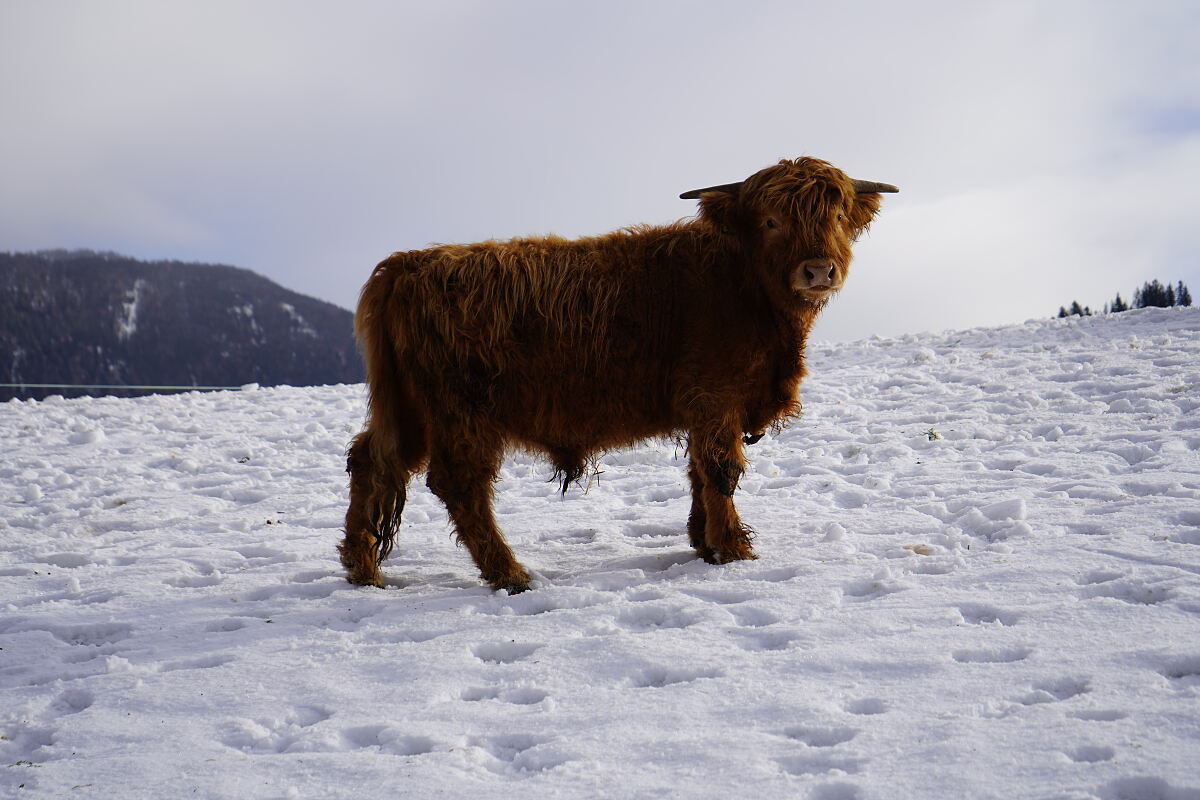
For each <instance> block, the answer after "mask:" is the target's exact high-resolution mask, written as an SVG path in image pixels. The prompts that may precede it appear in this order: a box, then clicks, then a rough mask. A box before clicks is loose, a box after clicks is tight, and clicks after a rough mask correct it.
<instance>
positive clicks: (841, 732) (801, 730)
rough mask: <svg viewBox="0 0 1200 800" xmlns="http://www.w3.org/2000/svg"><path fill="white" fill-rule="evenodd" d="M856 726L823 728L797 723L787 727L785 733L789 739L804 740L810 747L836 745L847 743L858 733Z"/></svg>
mask: <svg viewBox="0 0 1200 800" xmlns="http://www.w3.org/2000/svg"><path fill="white" fill-rule="evenodd" d="M858 733H859V732H858V731H857V730H856V729H854V728H821V727H814V726H810V725H796V726H793V727H791V728H786V729H785V730H784V732H783V735H784V736H786V737H788V738H789V739H795V740H796V741H798V742H803V743H804V744H806V745H808V746H809V747H834V746H836V745H839V744H845V743H846V742H848V741H850V740H851V739H853V738H854V737H855V736H857V735H858Z"/></svg>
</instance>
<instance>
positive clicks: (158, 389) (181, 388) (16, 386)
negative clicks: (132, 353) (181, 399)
mask: <svg viewBox="0 0 1200 800" xmlns="http://www.w3.org/2000/svg"><path fill="white" fill-rule="evenodd" d="M247 385H248V386H257V384H247ZM242 388H243V387H242V386H125V385H111V384H85V383H0V389H108V390H112V389H126V390H129V391H137V392H226V391H240V390H241V389H242Z"/></svg>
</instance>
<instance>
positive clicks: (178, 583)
mask: <svg viewBox="0 0 1200 800" xmlns="http://www.w3.org/2000/svg"><path fill="white" fill-rule="evenodd" d="M224 580H225V576H224V575H222V574H221V573H220V572H217V571H214V572H212V573H211V574H208V575H178V576H176V577H174V578H166V579H164V580H163V583H165V584H166V585H167V586H173V587H175V588H176V589H202V588H204V587H206V586H216V585H217V584H219V583H221V582H222V581H224Z"/></svg>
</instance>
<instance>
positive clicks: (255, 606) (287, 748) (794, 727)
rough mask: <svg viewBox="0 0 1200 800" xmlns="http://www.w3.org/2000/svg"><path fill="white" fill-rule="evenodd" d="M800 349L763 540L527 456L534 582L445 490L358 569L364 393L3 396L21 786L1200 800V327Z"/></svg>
mask: <svg viewBox="0 0 1200 800" xmlns="http://www.w3.org/2000/svg"><path fill="white" fill-rule="evenodd" d="M835 310H836V309H835ZM830 313H834V312H833V311H831V312H830ZM809 368H810V372H811V375H810V377H809V378H808V380H807V381H806V382H805V384H804V385H803V387H802V394H803V400H804V402H805V414H804V416H803V418H802V419H801V420H799V421H798V422H796V423H795V424H794V425H793V426H792V427H791V428H789V429H788V430H786V431H784V432H783V433H782V434H781V435H779V436H769V437H767V438H766V439H764V440H763V441H761V442H760V443H759V444H757V445H755V446H754V447H752V448H751V449H750V452H749V456H750V461H751V466H750V470H749V471H748V472H747V474H746V475H745V477H744V479H743V481H742V484H741V488H740V490H739V494H738V503H739V509H740V510H741V512H742V515H743V517H744V518H745V519H746V521H747V522H749V523H750V524H752V525H753V526H754V527H755V528H756V530H757V531H758V534H759V535H758V538H757V540H756V548H757V551H758V553H759V555H760V559H759V560H757V561H753V562H745V563H739V564H732V565H727V566H721V567H715V566H710V565H708V564H705V563H703V562H701V561H697V560H696V559H695V558H694V556H693V554H692V553H691V552H690V550H689V548H688V547H687V544H686V535H685V533H684V520H685V518H686V516H687V508H688V502H689V495H688V489H687V486H686V476H685V465H684V463H683V461H682V459H681V456H682V454H681V453H678V452H676V449H675V447H674V446H673V445H666V444H650V445H646V446H643V447H640V448H637V449H635V450H629V451H621V452H614V453H611V454H609V455H608V456H606V457H605V458H604V459H603V460H602V462H601V470H602V474H601V475H600V476H599V480H598V482H593V484H592V485H591V487H590V488H589V490H588V491H587V492H586V493H585V492H584V491H582V490H581V489H573V490H572V491H571V492H570V493H569V494H568V495H567V496H566V498H565V499H560V498H559V497H558V495H557V492H556V485H555V484H553V483H550V482H548V479H549V477H550V469H549V468H548V467H547V466H546V465H545V464H544V463H541V462H539V461H537V460H535V459H531V458H529V457H526V456H521V455H517V456H514V457H512V458H510V459H509V460H508V461H507V462H506V463H505V467H504V471H503V475H502V479H501V480H500V482H499V483H498V484H497V486H496V498H497V502H496V510H497V515H498V517H499V520H500V523H501V526H502V527H503V529H504V530H505V533H506V535H507V537H508V539H509V541H510V543H511V544H512V545H513V548H514V550H515V551H516V553H517V556H518V558H520V559H521V560H522V561H523V563H525V564H526V566H528V567H529V568H530V570H531V572H532V573H533V574H534V576H535V586H536V587H537V588H536V589H535V590H534V591H531V592H527V593H525V594H521V595H517V596H515V597H509V596H506V595H503V594H493V593H491V592H490V591H488V590H487V589H486V588H485V587H484V586H482V585H481V584H480V583H479V581H478V580H477V576H476V574H475V572H474V568H473V566H472V565H471V563H470V559H469V557H468V556H467V555H466V553H465V552H464V551H462V550H461V549H458V548H456V547H455V546H454V544H453V543H452V541H451V539H450V537H449V535H448V534H449V529H448V526H447V523H446V516H445V513H444V511H443V510H442V507H441V505H440V504H439V503H438V502H437V500H436V499H435V498H434V497H432V496H431V495H430V493H429V492H428V491H426V490H425V488H424V487H423V486H422V485H420V484H419V483H414V487H413V489H412V491H411V492H410V501H409V506H408V509H407V511H406V514H405V518H404V524H403V528H402V533H401V536H400V539H399V542H398V548H397V553H396V554H395V555H394V556H393V557H392V559H391V560H390V561H389V562H387V563H386V564H385V574H386V576H387V577H388V578H389V581H390V585H389V587H388V589H387V590H383V591H381V590H373V589H361V588H355V587H351V586H350V585H349V584H347V583H345V581H344V580H343V579H342V577H341V574H340V569H339V567H338V565H337V562H336V554H335V552H334V545H335V543H336V542H337V540H338V538H339V536H340V533H339V527H340V525H341V518H342V515H343V513H344V510H345V485H346V478H345V474H344V471H343V468H344V467H343V459H344V455H343V454H344V449H345V446H346V443H347V441H348V440H349V438H350V436H351V435H352V434H353V433H354V432H355V431H356V430H357V429H358V426H359V425H360V423H361V417H362V411H363V396H362V387H360V386H335V387H323V388H315V389H303V390H301V389H290V388H279V389H272V390H259V391H247V392H224V393H212V394H195V393H194V394H188V395H183V396H173V397H147V398H139V399H120V400H118V399H92V400H89V399H83V400H61V399H51V400H47V401H45V402H41V403H33V402H20V401H12V402H9V403H6V404H2V405H0V480H2V481H3V483H2V487H3V491H2V492H0V586H3V593H2V594H0V648H2V649H0V790H3V791H0V794H4V795H5V796H8V795H14V796H19V797H68V796H69V797H114V796H118V797H122V798H143V797H144V798H162V797H177V796H185V795H187V796H201V797H213V798H245V797H278V798H283V797H287V798H305V797H312V798H329V797H335V798H341V797H345V798H351V797H354V798H359V797H383V796H401V797H462V796H468V795H471V794H475V793H484V792H495V791H497V790H500V791H504V792H509V793H512V792H519V793H521V794H527V795H529V796H533V797H566V798H572V797H613V798H626V797H628V798H652V797H689V798H691V797H699V798H706V797H713V798H716V797H721V798H728V797H735V796H736V797H741V796H747V795H750V796H760V797H813V798H818V799H819V800H850V799H851V798H864V799H865V798H942V797H946V798H951V797H953V798H990V797H996V798H1014V797H1047V798H1048V797H1055V798H1072V800H1082V799H1083V798H1097V799H1098V800H1118V799H1120V798H1141V799H1144V800H1155V799H1157V800H1180V799H1181V798H1182V799H1183V800H1196V799H1197V798H1200V758H1197V754H1198V753H1200V311H1198V310H1194V309H1145V310H1142V311H1136V312H1128V313H1125V314H1120V315H1114V316H1110V317H1088V318H1071V319H1067V320H1045V321H1031V322H1029V323H1026V324H1024V325H1019V326H1010V327H1005V328H995V329H976V330H969V331H961V332H952V333H940V334H924V335H919V336H909V337H904V338H902V339H872V340H866V341H861V342H856V343H852V344H847V345H814V346H812V347H810V350H809ZM18 786H23V789H21V790H20V791H18V790H17V787H18Z"/></svg>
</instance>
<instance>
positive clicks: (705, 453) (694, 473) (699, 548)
mask: <svg viewBox="0 0 1200 800" xmlns="http://www.w3.org/2000/svg"><path fill="white" fill-rule="evenodd" d="M726 429H728V430H726ZM739 435H740V434H739V431H738V430H737V429H736V427H731V426H722V427H721V428H720V429H716V430H711V429H710V430H704V429H701V430H698V431H693V432H692V435H691V437H690V439H689V443H688V451H689V464H688V477H689V478H690V479H691V482H692V511H691V514H690V515H689V516H688V537H689V538H690V539H691V542H692V547H694V548H696V552H697V553H698V554H699V555H700V557H701V558H703V559H704V560H705V561H707V562H709V563H710V564H724V563H727V562H729V561H741V560H743V559H748V558H756V556H755V555H754V548H753V547H752V546H751V544H750V540H751V539H752V538H753V537H754V534H753V532H752V531H751V530H750V529H749V528H748V527H746V526H745V525H744V524H742V521H741V518H740V517H738V513H737V509H736V508H735V507H734V505H733V493H734V491H735V490H736V489H737V484H738V480H739V479H740V478H741V476H742V472H744V471H745V468H746V461H745V457H744V456H743V454H742V442H741V439H740V438H739Z"/></svg>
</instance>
